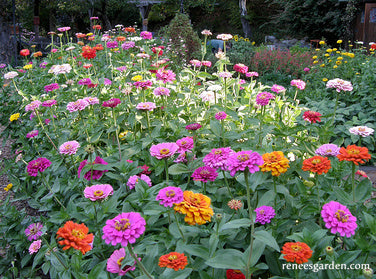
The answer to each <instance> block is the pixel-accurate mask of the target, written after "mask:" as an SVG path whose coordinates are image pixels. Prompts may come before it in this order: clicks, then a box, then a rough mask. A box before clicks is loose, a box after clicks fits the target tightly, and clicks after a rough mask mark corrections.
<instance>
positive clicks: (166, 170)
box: [164, 159, 168, 183]
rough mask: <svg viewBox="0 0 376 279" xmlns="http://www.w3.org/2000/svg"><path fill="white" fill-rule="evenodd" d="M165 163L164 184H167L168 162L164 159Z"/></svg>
mask: <svg viewBox="0 0 376 279" xmlns="http://www.w3.org/2000/svg"><path fill="white" fill-rule="evenodd" d="M164 163H165V172H166V182H167V183H168V162H167V159H164Z"/></svg>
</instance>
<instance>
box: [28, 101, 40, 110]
mask: <svg viewBox="0 0 376 279" xmlns="http://www.w3.org/2000/svg"><path fill="white" fill-rule="evenodd" d="M41 104H42V102H41V101H38V100H35V101H32V102H31V103H30V104H28V105H26V107H25V111H30V110H35V109H38V108H39V107H40V105H41Z"/></svg>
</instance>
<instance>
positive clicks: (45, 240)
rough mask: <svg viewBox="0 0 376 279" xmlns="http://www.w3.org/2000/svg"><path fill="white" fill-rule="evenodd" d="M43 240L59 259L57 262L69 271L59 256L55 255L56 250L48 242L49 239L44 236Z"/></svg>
mask: <svg viewBox="0 0 376 279" xmlns="http://www.w3.org/2000/svg"><path fill="white" fill-rule="evenodd" d="M41 238H42V239H43V240H44V242H46V244H47V246H48V248H49V249H50V251H51V253H52V254H54V256H55V257H56V258H57V260H58V261H59V262H60V263H61V265H62V266H64V268H65V270H67V269H68V267H67V266H66V265H65V264H64V263H63V261H62V260H61V259H60V258H59V257H58V256H57V254H56V253H55V251H54V249H53V248H52V246H51V245H50V243H49V242H48V241H47V239H45V238H44V237H43V236H41Z"/></svg>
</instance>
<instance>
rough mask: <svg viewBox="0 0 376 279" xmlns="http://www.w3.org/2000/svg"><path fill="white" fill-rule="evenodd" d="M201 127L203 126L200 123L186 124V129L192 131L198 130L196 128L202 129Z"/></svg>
mask: <svg viewBox="0 0 376 279" xmlns="http://www.w3.org/2000/svg"><path fill="white" fill-rule="evenodd" d="M201 127H202V126H201V124H199V123H192V124H188V125H187V126H185V129H187V130H191V131H196V130H198V129H200V128H201Z"/></svg>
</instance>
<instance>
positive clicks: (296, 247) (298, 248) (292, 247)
mask: <svg viewBox="0 0 376 279" xmlns="http://www.w3.org/2000/svg"><path fill="white" fill-rule="evenodd" d="M291 249H292V250H294V251H295V252H298V251H300V250H302V247H300V246H299V245H292V246H291Z"/></svg>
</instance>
